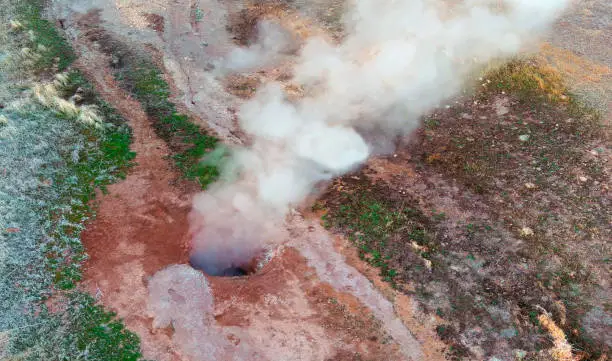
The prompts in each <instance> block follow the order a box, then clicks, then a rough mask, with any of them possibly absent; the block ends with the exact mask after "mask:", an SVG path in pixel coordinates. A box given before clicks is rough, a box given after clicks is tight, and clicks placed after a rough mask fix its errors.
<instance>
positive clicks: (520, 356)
mask: <svg viewBox="0 0 612 361" xmlns="http://www.w3.org/2000/svg"><path fill="white" fill-rule="evenodd" d="M514 355H515V356H516V358H517V359H519V360H522V359H524V358H525V356H527V351H525V350H515V351H514Z"/></svg>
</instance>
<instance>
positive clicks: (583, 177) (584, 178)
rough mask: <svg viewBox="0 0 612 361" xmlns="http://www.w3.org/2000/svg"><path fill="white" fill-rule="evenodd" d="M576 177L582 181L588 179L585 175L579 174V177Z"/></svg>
mask: <svg viewBox="0 0 612 361" xmlns="http://www.w3.org/2000/svg"><path fill="white" fill-rule="evenodd" d="M578 179H579V180H580V181H581V182H582V183H584V182H586V181H588V180H589V179H588V178H587V177H585V176H580V177H578Z"/></svg>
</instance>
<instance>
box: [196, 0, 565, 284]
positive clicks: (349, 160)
mask: <svg viewBox="0 0 612 361" xmlns="http://www.w3.org/2000/svg"><path fill="white" fill-rule="evenodd" d="M567 3H568V0H505V1H502V0H463V1H462V0H454V1H451V0H447V1H443V0H437V1H435V0H354V1H353V2H352V8H351V9H350V10H349V11H348V12H347V14H345V18H344V22H345V29H346V32H347V34H346V37H345V38H344V40H343V42H342V43H340V44H334V43H330V42H328V41H327V40H325V39H323V38H311V39H309V40H308V41H307V43H306V45H305V46H304V47H303V49H302V51H301V53H300V55H299V57H298V59H297V64H296V66H295V68H294V81H295V82H296V83H298V84H300V85H302V86H303V87H304V88H305V90H306V94H307V95H306V96H305V97H304V98H302V99H300V100H297V101H290V100H288V99H287V97H286V96H285V93H284V92H283V90H282V87H281V85H280V84H278V83H274V82H272V83H269V84H267V85H265V86H264V87H263V88H262V89H260V90H259V91H258V92H257V93H256V95H255V97H254V98H253V99H251V100H250V101H248V102H247V103H245V104H244V106H242V108H241V109H240V112H239V117H240V123H241V125H242V127H243V129H244V130H245V131H246V132H247V133H248V134H249V135H250V136H251V137H252V139H253V142H252V145H250V146H249V147H246V148H243V149H240V150H238V151H236V152H235V153H234V154H233V156H232V160H231V164H230V165H229V167H228V169H226V170H225V179H224V180H223V181H221V182H219V183H217V184H216V185H214V186H213V187H212V188H211V189H210V190H209V191H208V192H206V193H203V194H201V195H199V196H198V197H196V199H195V202H194V210H193V212H192V232H193V236H194V257H193V261H194V263H196V264H199V265H200V266H202V267H203V268H204V270H205V271H207V272H209V273H213V274H214V273H218V272H219V271H220V270H222V269H224V268H226V267H230V266H237V265H240V264H241V263H244V262H246V261H248V260H249V258H250V257H252V256H253V255H254V254H255V252H257V251H258V250H259V249H260V248H261V247H263V246H264V244H265V242H266V241H268V240H269V239H271V238H274V229H275V228H276V227H278V226H279V224H280V223H282V221H283V218H284V215H285V213H286V212H287V210H288V209H289V207H292V206H295V205H297V204H298V203H299V202H300V201H302V200H303V199H304V198H305V197H306V196H307V195H308V194H309V193H310V192H311V191H312V189H313V187H314V185H315V184H316V183H317V182H319V181H321V180H325V179H330V178H331V177H333V176H337V175H339V174H342V173H345V172H347V171H350V170H351V169H353V168H354V167H356V166H357V165H359V164H361V163H363V162H364V161H365V160H366V159H367V158H368V156H369V155H370V153H371V151H372V149H373V148H374V147H375V146H376V144H372V143H371V142H367V141H366V140H365V137H367V135H368V134H370V133H371V132H377V133H380V132H381V131H382V132H383V133H384V134H387V135H389V136H393V135H398V134H404V133H407V132H410V131H411V130H413V129H414V128H415V127H416V126H417V124H418V117H419V116H420V115H422V114H424V113H425V112H427V111H429V110H431V109H432V108H433V107H435V106H438V105H439V104H440V103H441V102H442V101H444V100H445V99H448V98H450V97H451V96H453V95H455V94H456V93H457V92H459V91H460V89H461V87H462V83H463V81H464V80H465V79H466V78H467V77H468V76H469V75H470V74H472V73H473V72H474V70H476V69H478V67H480V66H483V65H485V64H487V63H488V62H489V61H491V60H492V59H494V58H500V57H505V56H510V55H512V54H515V53H517V52H518V51H519V49H520V47H521V45H522V44H523V43H524V42H525V41H526V40H529V39H533V37H534V35H536V34H537V33H539V32H541V31H542V30H544V29H545V28H546V27H547V26H548V25H549V24H550V23H551V22H552V21H553V20H554V19H555V17H556V16H557V15H558V13H559V12H560V11H561V10H563V9H564V7H565V6H566V5H567ZM262 53H263V52H262ZM258 54H259V53H258ZM279 241H280V240H279Z"/></svg>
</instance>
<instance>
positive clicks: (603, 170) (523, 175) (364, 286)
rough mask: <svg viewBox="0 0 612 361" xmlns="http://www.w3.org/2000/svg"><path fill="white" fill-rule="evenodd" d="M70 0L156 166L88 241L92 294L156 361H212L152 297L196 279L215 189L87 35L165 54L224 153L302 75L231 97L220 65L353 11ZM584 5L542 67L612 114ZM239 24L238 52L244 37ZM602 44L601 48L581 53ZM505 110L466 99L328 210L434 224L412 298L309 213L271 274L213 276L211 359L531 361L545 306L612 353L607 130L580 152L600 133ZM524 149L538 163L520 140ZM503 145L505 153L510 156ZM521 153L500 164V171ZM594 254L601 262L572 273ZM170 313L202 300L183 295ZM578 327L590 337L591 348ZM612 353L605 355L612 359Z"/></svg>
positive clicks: (143, 151)
mask: <svg viewBox="0 0 612 361" xmlns="http://www.w3.org/2000/svg"><path fill="white" fill-rule="evenodd" d="M67 3H69V2H67V1H57V2H56V3H55V4H54V16H56V17H57V18H61V19H63V20H65V22H64V24H65V26H66V27H67V32H68V34H69V35H70V36H71V38H72V40H73V42H74V45H75V47H76V48H77V51H78V52H79V55H80V60H79V62H78V64H79V67H80V68H81V69H82V70H83V71H84V72H85V73H86V74H88V76H89V77H90V78H91V79H93V80H94V81H95V84H96V86H97V89H98V90H99V91H100V92H101V95H102V96H103V97H104V98H105V99H106V100H107V101H109V102H110V103H111V104H113V105H114V106H115V107H116V108H117V109H118V110H119V111H120V112H121V114H122V115H123V116H124V117H125V118H126V119H128V120H129V122H130V126H131V127H132V129H133V131H134V143H133V149H134V150H135V151H136V152H137V154H138V155H137V158H136V162H137V163H138V165H137V166H136V167H135V168H134V169H133V170H132V171H131V173H130V174H129V176H128V178H127V179H126V180H125V181H123V182H121V183H118V184H116V185H113V186H110V187H109V194H107V195H103V196H101V197H100V198H99V199H100V204H99V211H98V212H97V218H96V219H95V220H94V221H93V222H92V223H91V224H90V225H89V227H88V230H87V231H86V232H85V233H84V235H83V243H84V245H85V247H86V249H87V252H88V254H89V255H90V259H89V260H88V261H87V263H86V269H85V281H84V283H83V284H84V286H85V287H86V288H87V289H88V290H90V291H91V293H92V294H95V295H96V297H97V298H98V299H99V300H100V301H101V302H102V303H103V304H105V305H107V306H109V307H111V308H112V309H114V310H116V311H117V312H118V314H119V315H120V316H121V317H123V318H124V320H125V322H126V324H127V326H128V327H129V328H131V329H132V330H134V331H135V332H137V333H138V334H139V336H140V337H141V339H142V343H143V350H144V354H145V357H146V358H150V359H156V360H196V359H198V358H196V357H195V356H192V355H195V354H197V353H194V352H196V351H193V350H191V349H189V350H188V349H186V347H185V345H186V344H187V343H188V342H187V340H186V339H185V338H184V337H185V333H186V332H187V333H188V331H189V330H190V329H189V327H188V326H186V325H185V324H181V323H179V322H178V321H177V322H176V323H175V324H172V325H171V327H167V328H155V327H154V315H152V314H151V312H150V305H149V291H148V289H147V286H148V282H149V280H150V278H151V277H152V276H153V275H154V274H155V273H156V272H158V271H160V270H162V269H163V268H164V267H167V266H170V265H174V264H186V263H187V260H188V244H189V235H188V234H187V231H188V222H187V215H188V212H189V210H190V206H191V204H190V200H191V197H192V196H193V195H194V194H195V193H196V192H198V191H199V189H198V187H196V185H195V184H191V183H189V182H186V181H183V180H181V179H180V176H179V174H178V173H177V171H176V170H175V169H174V168H173V166H172V165H171V163H170V162H169V160H168V159H167V156H168V155H169V153H170V152H169V150H168V148H167V145H166V144H165V143H164V142H163V141H162V140H160V139H159V138H158V137H157V136H156V135H155V133H154V131H153V129H152V126H151V123H150V121H149V119H148V118H147V115H146V114H145V113H144V112H143V111H142V110H141V107H140V104H139V103H138V102H136V101H135V100H132V99H130V97H129V95H128V94H126V93H125V92H124V91H123V90H121V89H120V88H119V87H118V86H117V85H116V84H115V81H114V80H113V78H112V75H111V69H110V66H109V64H111V62H112V59H111V58H110V57H108V56H107V55H105V54H102V53H101V52H99V51H98V48H97V46H96V44H95V42H91V41H89V40H88V39H86V38H84V37H80V36H79V35H80V31H82V29H80V28H79V25H78V22H77V20H79V17H80V16H83V14H86V13H88V12H89V11H90V10H92V9H95V8H98V9H101V19H100V26H101V27H103V28H104V29H106V30H107V31H109V32H110V31H112V32H114V33H116V34H117V35H118V36H122V37H125V39H129V40H131V41H134V42H135V43H140V44H145V45H146V46H147V47H149V48H150V49H154V51H152V53H151V54H152V56H153V57H155V59H156V61H158V62H159V63H160V64H161V65H163V67H164V68H165V70H166V73H167V77H168V80H169V81H171V83H172V86H173V90H174V94H173V97H174V99H175V101H176V102H177V103H178V104H179V106H180V107H182V108H184V109H185V110H186V111H189V112H191V113H193V114H194V115H195V116H196V117H197V119H198V120H199V121H200V122H201V124H202V125H203V126H205V127H206V128H208V129H212V130H213V131H214V132H215V133H216V134H217V135H218V136H219V137H220V138H221V139H222V140H223V141H224V142H227V143H241V142H244V141H246V139H244V137H243V136H242V135H241V132H240V130H239V129H238V127H237V125H236V120H235V115H234V111H235V108H236V107H237V106H238V105H239V104H240V102H241V101H242V99H244V98H248V97H249V96H250V95H251V94H252V91H253V90H254V89H255V88H256V87H257V85H258V84H260V83H261V82H262V81H263V80H265V79H271V78H272V79H283V78H284V76H286V74H285V73H284V69H283V67H282V66H278V67H276V66H271V67H270V68H269V69H266V70H265V71H262V72H258V73H253V74H247V75H246V76H241V77H235V78H230V79H229V80H227V81H226V82H225V83H220V82H218V81H217V80H216V79H215V77H214V76H213V74H212V73H211V71H210V70H211V69H212V68H213V67H214V64H211V59H212V58H214V57H215V56H218V55H221V54H224V53H225V52H227V51H228V49H230V48H231V47H232V46H234V41H236V42H238V43H239V42H241V41H248V38H249V35H250V34H252V31H253V30H252V26H253V24H254V19H258V18H261V17H266V16H271V17H276V18H280V19H281V20H280V21H281V22H282V23H283V24H284V25H285V26H287V27H288V28H290V29H291V30H292V32H293V33H294V34H295V35H296V37H298V38H299V37H303V36H306V35H307V32H308V31H320V32H328V33H329V36H330V37H332V38H334V37H339V36H341V28H339V27H338V26H337V24H338V22H337V20H338V18H337V11H338V10H337V8H338V7H339V6H340V5H339V4H334V5H333V6H330V8H329V9H328V10H329V11H327V10H325V9H323V8H324V6H321V10H316V9H318V8H314V7H311V8H309V9H310V10H309V12H306V13H303V12H300V10H301V9H299V8H294V7H284V6H279V5H278V4H277V3H275V2H269V3H266V4H263V5H261V6H260V7H259V8H249V9H250V10H249V9H246V10H244V11H242V12H241V10H240V9H239V8H238V7H236V6H230V7H225V6H223V5H222V3H221V2H217V1H188V0H175V1H169V0H168V1H165V0H158V1H154V2H151V1H140V0H130V1H117V2H115V1H110V0H109V1H105V0H92V1H78V2H77V1H75V2H73V4H68V5H72V6H66V5H67ZM578 6H579V7H578V9H579V10H576V12H575V13H573V15H571V16H568V17H567V18H566V19H565V20H563V21H561V22H560V23H559V24H558V25H557V27H558V31H556V32H555V33H554V34H555V35H554V36H553V37H552V38H551V40H550V42H549V43H546V44H544V46H543V47H542V52H541V56H542V57H543V58H545V59H546V60H547V61H548V62H549V63H550V64H551V65H552V66H553V67H554V68H556V69H559V70H560V71H561V72H562V73H563V74H565V76H566V77H567V78H568V79H569V80H570V84H571V85H572V86H573V87H574V88H573V89H575V90H576V91H578V92H579V93H584V94H585V96H586V97H587V98H588V99H589V100H590V101H591V102H592V103H594V104H595V105H597V106H599V107H600V108H603V109H605V108H607V107H609V104H610V94H611V92H610V86H611V85H610V84H611V80H610V79H611V76H612V75H611V74H612V73H611V72H610V64H609V59H610V58H611V57H610V54H609V51H610V50H609V46H605V44H606V39H607V38H609V36H610V35H609V34H610V31H609V30H610V25H609V24H607V23H606V22H605V20H602V19H605V18H606V17H607V16H608V15H609V14H610V6H609V5H606V4H605V2H603V1H599V2H598V1H585V2H582V3H579V4H578ZM313 9H315V10H313ZM196 10H197V11H196ZM73 11H76V13H75V12H73ZM226 16H228V17H229V18H227V19H229V21H230V23H232V22H233V26H234V27H233V28H231V30H232V33H233V34H234V36H235V39H231V38H230V37H228V36H227V35H226V33H227V31H226ZM581 16H582V17H581ZM608 18H609V17H608ZM81 19H82V18H81ZM92 19H94V20H96V21H97V19H96V17H93V18H92ZM308 27H310V28H311V29H314V30H307V28H308ZM559 29H561V30H559ZM590 41H593V42H594V43H595V44H600V46H590V47H588V46H586V45H582V46H581V45H576V44H585V43H587V42H590ZM570 45H571V46H570ZM287 86H288V87H290V84H287ZM296 92H297V90H296ZM489 95H490V96H488V97H487V98H486V99H484V100H482V102H481V103H479V104H478V105H476V104H474V103H473V99H471V98H470V99H459V100H457V103H456V104H454V105H453V107H452V108H450V109H443V110H440V111H439V112H436V113H435V114H433V115H432V116H431V117H429V118H428V119H427V121H426V122H425V126H424V128H423V129H421V130H420V131H419V132H418V134H416V135H415V136H413V137H410V138H408V139H405V140H404V141H403V142H402V143H401V144H400V145H399V147H398V149H397V151H396V152H395V154H394V155H392V156H389V157H383V158H378V159H373V160H372V161H371V162H369V164H368V165H367V166H366V167H365V168H364V169H363V170H362V171H361V172H360V173H357V174H353V175H350V176H347V177H345V178H343V179H341V180H338V181H337V182H336V183H335V184H334V185H332V186H331V187H330V189H329V190H328V192H327V193H326V194H325V196H324V198H323V200H324V202H323V206H322V207H321V208H325V211H327V212H330V214H333V210H334V209H335V208H334V207H339V206H340V204H341V202H343V200H342V199H343V198H342V197H343V195H344V194H345V193H347V192H348V193H355V192H356V191H357V192H362V193H364V194H369V195H370V196H371V197H372V199H374V200H376V201H380V202H384V203H385V204H390V205H389V207H396V208H397V209H399V210H400V211H403V210H404V209H405V208H414V209H417V210H418V212H419V215H418V216H415V217H414V219H411V221H410V222H412V223H411V226H412V227H417V228H419V229H423V230H424V231H425V232H426V233H427V234H428V237H429V238H427V239H428V242H429V243H428V244H425V243H421V244H419V243H418V242H417V244H416V246H415V245H414V242H411V241H412V239H406V238H402V237H403V235H402V232H401V231H400V232H399V233H398V234H399V235H398V236H397V237H398V239H396V240H395V242H396V243H395V244H394V246H393V248H392V253H393V257H391V259H392V261H391V262H395V263H394V265H395V267H396V268H397V269H398V270H399V275H398V276H397V277H398V281H397V284H393V285H392V284H390V283H389V282H385V281H384V280H383V277H381V275H380V271H379V270H378V269H376V268H374V267H372V266H370V265H369V264H368V259H367V257H365V260H364V257H363V254H361V256H362V257H359V256H360V253H359V252H358V250H357V248H356V247H354V245H353V243H352V242H351V241H349V240H348V238H349V237H350V232H348V231H347V230H346V229H344V228H343V227H341V225H339V224H334V225H335V226H336V227H335V228H334V230H335V231H336V233H335V234H332V233H330V232H329V231H328V230H326V229H324V228H323V227H322V226H321V225H320V224H319V217H320V216H321V215H322V213H321V212H320V211H319V212H310V210H309V207H304V209H303V210H301V211H295V212H293V213H292V214H291V215H290V217H289V218H288V221H287V237H286V239H287V242H285V243H284V245H283V246H282V247H280V248H279V249H277V250H276V251H275V252H274V254H273V256H272V257H271V260H270V261H269V262H268V263H267V264H266V265H265V266H264V267H263V268H262V269H261V270H259V271H258V272H257V273H256V274H253V275H249V276H246V277H241V278H215V277H207V278H206V281H205V286H204V288H205V289H206V290H209V291H207V292H210V293H211V294H212V298H213V299H214V303H213V306H212V309H211V310H207V309H204V310H203V311H202V318H203V319H204V318H206V317H208V318H207V319H206V321H204V322H205V323H204V325H205V327H207V328H208V329H209V331H207V332H209V333H210V334H214V335H215V336H214V337H212V336H211V337H202V340H201V341H200V342H201V343H202V345H199V346H198V347H201V348H202V350H211V351H210V352H212V353H211V354H213V353H214V355H216V356H215V358H214V359H218V360H223V359H228V360H230V359H246V360H259V359H261V360H432V361H433V360H442V359H444V358H445V357H454V358H459V359H460V358H463V359H477V360H481V359H490V358H491V357H497V359H504V360H506V359H508V360H511V359H514V358H515V357H517V355H523V354H522V352H525V354H527V352H528V351H529V352H531V351H532V350H538V349H546V348H549V347H551V341H550V337H549V336H548V334H547V333H546V332H545V331H543V330H542V328H538V327H536V326H534V325H533V319H530V317H531V316H532V313H533V312H536V313H535V314H536V315H537V314H539V313H540V311H539V309H538V308H537V307H541V308H543V309H546V310H547V311H548V312H550V313H552V314H553V315H554V317H556V320H561V319H567V320H569V321H568V323H567V327H566V329H570V337H574V339H575V340H574V339H572V342H574V344H575V345H577V346H576V347H577V348H578V349H577V350H576V352H575V355H576V359H585V358H589V357H595V356H594V355H595V353H594V351H592V350H585V349H584V348H585V346H584V344H581V343H580V342H583V341H581V340H580V339H581V337H582V336H583V335H582V334H583V333H585V332H586V333H588V335H589V337H592V335H599V336H600V339H599V340H598V341H597V342H599V344H600V345H602V344H603V345H608V346H609V342H610V340H609V336H605V335H606V334H608V335H609V333H610V323H609V316H605V315H606V313H605V312H609V309H606V307H609V305H608V306H606V305H607V304H606V302H607V301H606V300H609V280H608V276H609V273H608V271H609V270H608V268H607V267H608V265H609V259H607V258H606V256H604V255H605V254H607V252H608V251H609V249H608V247H609V244H608V242H609V239H610V238H609V237H610V232H609V226H610V223H609V216H608V217H606V214H608V215H609V213H607V212H609V211H610V204H609V189H608V184H609V180H610V174H609V162H610V148H609V146H610V145H609V142H608V141H607V140H606V138H604V137H603V136H602V134H605V132H606V131H599V130H594V131H586V130H585V131H584V133H585V134H584V136H578V137H576V136H574V133H575V132H576V127H577V126H584V124H583V123H578V124H576V123H572V121H571V119H570V120H568V119H567V118H569V117H568V116H567V113H566V112H565V110H564V109H556V108H554V107H550V106H547V105H544V106H542V108H540V109H537V110H534V109H532V108H531V107H530V105H529V104H527V105H526V104H525V103H524V102H521V101H520V100H519V99H517V98H515V97H513V96H505V95H500V94H493V95H491V94H489ZM603 119H604V122H606V121H608V122H609V117H604V118H603ZM558 123H560V125H559V124H558ZM555 132H558V133H555ZM524 134H529V135H530V137H531V141H532V142H535V143H533V144H534V145H533V146H531V147H529V146H524V145H523V141H522V140H519V136H522V135H524ZM549 134H555V135H549ZM556 134H559V136H556ZM492 144H493V146H492ZM541 144H551V145H550V147H549V148H546V147H541V146H540V145H541ZM495 146H496V147H498V149H501V150H503V151H499V152H497V151H492V149H494V148H495ZM491 154H493V156H491ZM506 154H509V157H508V158H507V159H505V160H502V161H504V162H506V163H503V164H504V167H500V166H499V164H500V162H501V161H500V158H496V157H498V156H499V157H501V156H502V155H506ZM502 168H503V169H502ZM504 169H505V170H504ZM542 173H544V174H542ZM583 178H585V179H586V181H583V180H582V179H583ZM532 185H533V187H532ZM583 204H586V205H587V206H586V207H581V205H583ZM543 208H546V209H543ZM394 209H395V208H394ZM397 209H396V210H397ZM525 210H531V212H530V211H525ZM325 211H324V212H325ZM551 213H554V214H553V215H549V216H547V217H544V218H542V217H540V216H541V215H542V214H551ZM442 215H443V216H442ZM547 222H551V223H547ZM345 236H346V237H345ZM559 243H562V244H559ZM423 247H425V248H427V247H428V249H425V252H426V253H427V256H423V254H424V252H423ZM550 249H553V250H554V251H553V252H550ZM550 253H553V254H552V255H551V254H550ZM576 257H579V259H580V260H581V261H582V265H580V267H578V266H576V267H574V268H572V267H573V266H575V262H571V261H572V260H573V259H575V258H576ZM550 260H552V261H550ZM551 262H552V263H553V265H551V264H549V263H551ZM370 263H371V262H370ZM577 288H578V289H579V293H578V294H576V289H577ZM177 292H178V291H177ZM580 292H581V293H580ZM168 297H169V298H170V299H172V302H175V303H176V304H177V305H179V306H180V304H184V303H185V302H184V300H183V299H184V296H182V295H180V294H177V295H175V296H173V295H170V296H168ZM203 297H204V296H203ZM568 297H569V298H570V301H571V302H572V305H574V306H575V307H574V308H572V309H571V310H570V311H569V312H568V313H570V312H571V313H572V314H570V315H566V311H567V310H566V309H565V306H563V302H561V301H563V300H564V299H565V298H568ZM583 300H584V301H585V302H582V301H583ZM179 306H177V307H179ZM207 313H208V314H207ZM210 313H212V315H211V314H210ZM211 316H212V317H211ZM585 317H586V319H587V321H588V322H587V321H584V319H585ZM606 317H608V319H607V318H606ZM177 319H178V316H177ZM575 320H577V322H578V324H580V325H581V327H582V326H583V325H586V328H587V329H586V330H583V329H576V332H575V334H574V335H573V336H572V335H571V327H572V326H570V324H571V322H574V321H575ZM606 320H607V321H606ZM562 326H565V325H562ZM589 328H590V329H589ZM196 335H197V334H196ZM202 335H204V336H206V335H209V334H207V333H203V334H202ZM608 346H604V347H608ZM524 350H527V351H524ZM581 352H582V353H581ZM606 352H607V348H605V349H603V352H599V354H597V357H602V360H605V359H606V358H605V357H606ZM533 354H535V351H534V352H533ZM522 357H523V356H521V358H522ZM592 359H595V358H592Z"/></svg>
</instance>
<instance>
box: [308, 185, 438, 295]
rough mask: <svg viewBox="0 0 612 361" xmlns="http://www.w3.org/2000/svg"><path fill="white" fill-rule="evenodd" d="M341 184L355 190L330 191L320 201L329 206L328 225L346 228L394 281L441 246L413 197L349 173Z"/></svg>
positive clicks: (419, 265) (363, 254)
mask: <svg viewBox="0 0 612 361" xmlns="http://www.w3.org/2000/svg"><path fill="white" fill-rule="evenodd" d="M340 184H342V185H343V186H342V187H343V188H344V187H346V188H347V189H350V191H341V192H328V194H326V195H325V196H324V197H323V199H324V201H321V203H318V204H317V205H316V207H325V208H326V209H327V210H328V212H327V213H326V214H325V215H324V216H323V218H322V219H323V224H324V226H325V227H326V228H334V229H336V230H342V231H343V232H345V233H346V234H347V237H348V238H349V240H351V241H352V242H353V243H354V244H355V245H356V246H357V247H358V249H359V256H360V257H361V258H362V259H363V260H366V261H367V262H368V263H370V264H371V265H373V266H375V267H378V268H380V275H381V276H382V277H383V278H384V279H385V280H386V281H388V282H391V284H392V285H393V286H394V287H397V286H398V284H397V281H399V280H405V279H406V277H407V274H408V273H411V272H413V271H420V270H424V269H425V266H424V264H425V263H427V261H429V260H430V259H431V258H432V253H433V252H435V251H436V246H435V245H434V244H433V243H432V242H431V236H432V235H431V233H430V229H431V228H430V224H431V222H430V221H429V220H428V219H427V218H426V217H425V216H424V215H423V214H422V213H421V212H420V211H419V210H418V209H415V208H412V207H411V204H412V203H411V202H407V201H405V200H394V199H393V197H389V195H390V193H388V189H385V188H384V186H382V185H371V184H368V183H367V181H361V180H359V181H355V180H354V179H352V178H350V177H345V178H342V179H341V180H339V181H338V182H337V183H336V186H337V185H340ZM347 185H348V186H347ZM316 207H315V208H316ZM406 245H408V247H406ZM410 245H414V247H412V248H411V247H410Z"/></svg>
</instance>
